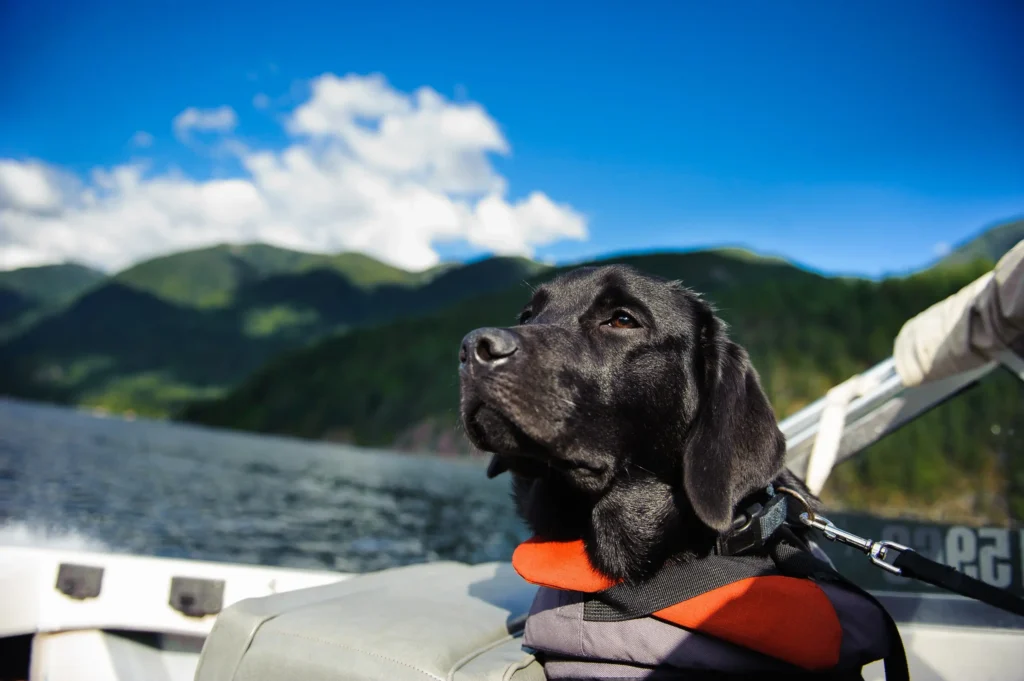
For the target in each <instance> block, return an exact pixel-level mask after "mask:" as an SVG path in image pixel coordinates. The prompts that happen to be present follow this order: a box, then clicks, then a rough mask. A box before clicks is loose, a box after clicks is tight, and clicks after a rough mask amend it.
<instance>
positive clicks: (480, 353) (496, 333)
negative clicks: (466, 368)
mask: <svg viewBox="0 0 1024 681" xmlns="http://www.w3.org/2000/svg"><path fill="white" fill-rule="evenodd" d="M518 349H519V338H518V337H517V336H516V335H515V334H514V333H512V332H511V331H506V330H505V329H477V330H476V331H470V332H469V333H468V334H466V337H465V338H463V339H462V348H461V349H460V350H459V364H462V365H465V364H467V363H469V362H477V363H479V364H484V365H487V364H494V363H495V362H497V361H498V360H501V359H505V358H506V357H510V356H511V355H512V354H513V353H515V351H516V350H518Z"/></svg>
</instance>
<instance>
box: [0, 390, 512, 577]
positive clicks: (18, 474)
mask: <svg viewBox="0 0 1024 681" xmlns="http://www.w3.org/2000/svg"><path fill="white" fill-rule="evenodd" d="M526 536H527V533H526V530H525V528H524V527H523V526H522V524H521V523H520V522H519V521H518V519H517V518H516V517H515V514H514V512H513V509H512V502H511V499H510V498H509V493H508V478H507V476H504V477H503V478H500V479H497V480H487V478H486V476H485V475H484V465H483V464H482V463H480V462H476V461H453V460H448V459H439V458H433V457H429V456H415V455H403V454H397V453H392V452H383V451H370V450H361V449H357V448H352V447H345V446H339V445H333V444H322V443H312V442H305V441H299V440H291V439H287V438H277V437H267V436H255V435H249V434H242V433H233V432H228V431H217V430H212V429H205V428H197V427H192V426H185V425H181V424H174V423H164V422H158V421H145V420H138V421H134V422H129V421H123V420H121V419H116V418H99V417H96V416H93V415H91V414H89V413H87V412H82V411H76V410H72V409H64V408H59V407H50V406H41V405H30V404H25V403H20V402H14V401H6V400H0V544H5V543H6V544H22V545H25V544H28V545H47V546H54V545H57V546H65V547H68V548H80V549H91V550H103V551H115V552H126V553H136V554H143V555H152V556H170V557H180V558H195V559H202V560H217V561H228V562H237V563H249V564H259V565H276V566H284V567H301V568H315V569H322V568H327V569H333V570H341V571H344V572H363V571H368V570H377V569H382V568H386V567H392V566H396V565H405V564H411V563H420V562H427V561H435V560H457V561H463V562H469V563H478V562H484V561H490V560H508V559H509V558H510V557H511V555H512V550H513V549H514V548H515V546H516V544H518V543H519V542H520V541H522V540H523V539H524V538H525V537H526Z"/></svg>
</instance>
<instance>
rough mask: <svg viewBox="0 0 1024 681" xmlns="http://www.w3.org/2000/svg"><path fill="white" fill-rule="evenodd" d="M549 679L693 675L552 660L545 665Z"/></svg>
mask: <svg viewBox="0 0 1024 681" xmlns="http://www.w3.org/2000/svg"><path fill="white" fill-rule="evenodd" d="M544 670H545V671H546V672H547V677H548V679H551V681H556V680H558V679H565V680H566V681H568V680H569V679H577V680H578V679H588V680H590V681H632V679H638V680H639V679H643V680H644V681H661V680H662V679H664V680H665V681H668V680H670V679H671V680H672V681H675V680H676V679H678V680H679V681H685V679H686V678H687V676H689V675H692V672H688V671H686V670H683V669H664V668H661V669H654V668H652V667H644V666H639V665H627V664H617V663H615V662H602V661H593V660H573V659H551V660H548V661H547V663H546V664H545V665H544Z"/></svg>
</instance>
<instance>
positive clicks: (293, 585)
mask: <svg viewBox="0 0 1024 681" xmlns="http://www.w3.org/2000/svg"><path fill="white" fill-rule="evenodd" d="M1022 351H1024V241H1021V242H1020V243H1018V244H1017V245H1016V246H1015V247H1014V248H1013V249H1012V250H1011V251H1009V252H1008V253H1007V254H1006V255H1005V256H1004V257H1003V258H1001V259H1000V261H999V263H998V264H997V265H996V266H995V268H993V270H992V271H990V272H988V273H986V274H985V275H984V276H982V277H980V278H979V279H977V280H975V281H974V282H973V283H971V284H969V285H968V286H966V287H964V288H963V289H961V290H960V291H959V292H957V293H956V294H954V295H953V296H950V297H949V298H947V299H945V300H943V301H940V302H939V303H936V304H935V305H933V306H931V307H930V308H928V309H927V310H925V311H924V312H922V313H921V314H919V315H917V316H916V317H914V318H912V319H910V320H908V321H907V322H906V324H904V326H903V328H902V329H901V331H900V333H899V334H898V336H897V337H896V339H895V341H894V344H893V353H892V356H891V357H890V358H888V359H886V360H885V361H882V362H880V363H879V364H877V365H875V366H874V367H871V368H870V369H868V370H867V371H865V372H863V373H861V374H858V375H856V376H853V377H851V378H850V379H849V380H847V381H845V382H843V383H841V384H839V385H837V386H835V387H834V388H832V389H831V390H829V391H828V393H827V394H826V395H824V396H823V397H822V398H821V399H819V400H818V401H816V402H814V403H812V404H810V405H808V406H807V407H805V408H804V409H802V410H800V411H799V412H797V413H796V414H794V415H792V416H790V417H788V418H786V419H784V420H783V421H781V422H780V424H779V425H780V428H781V430H782V432H783V433H784V435H785V436H786V442H787V458H786V465H787V466H788V467H789V468H790V470H792V471H793V472H794V473H796V474H797V475H799V476H800V477H801V478H803V479H804V481H805V482H806V483H807V484H808V486H809V487H810V488H811V490H812V491H815V492H817V491H819V490H821V489H822V487H823V486H824V484H825V482H826V481H827V480H828V478H829V475H830V474H831V473H832V471H833V470H834V468H835V466H836V465H837V464H838V463H840V462H842V461H844V460H847V459H850V458H851V457H855V456H857V455H858V454H861V453H862V452H864V450H865V449H866V448H868V447H869V446H870V445H872V444H873V443H875V442H877V441H878V440H880V439H881V438H883V437H885V436H887V435H889V434H890V433H892V432H893V431H895V430H896V429H898V428H900V427H901V426H903V425H904V424H906V423H909V422H910V421H912V420H914V419H916V418H919V417H921V416H922V415H923V414H925V413H927V412H929V411H930V410H931V409H933V408H935V407H936V406H938V405H939V404H941V403H943V402H944V401H945V400H947V399H949V398H951V397H952V396H955V395H957V394H959V393H961V392H962V391H963V390H965V389H967V388H969V387H971V386H973V385H976V384H978V383H980V382H982V381H985V380H988V379H990V378H991V377H992V375H993V374H994V373H995V372H997V371H1009V372H1011V373H1012V374H1013V375H1015V376H1017V377H1018V378H1019V379H1021V380H1024V352H1022ZM840 517H842V518H843V519H842V521H841V522H842V523H843V526H844V527H845V528H846V529H848V530H850V531H853V532H858V533H860V534H861V535H862V536H873V537H875V538H882V539H889V540H892V541H898V542H900V543H903V544H906V545H907V546H910V547H911V548H916V549H918V550H921V551H922V552H924V551H925V550H926V548H927V547H926V546H925V544H928V543H929V542H931V545H932V548H934V544H935V541H936V537H937V538H938V544H939V545H940V546H946V545H954V546H957V547H960V548H962V549H963V550H960V551H957V552H955V553H956V555H952V554H953V553H954V552H947V553H949V554H950V555H948V556H947V557H946V558H947V561H946V562H947V563H950V564H953V565H954V567H956V568H957V569H961V570H963V571H965V572H967V573H968V574H971V575H973V576H978V577H980V578H981V579H982V580H984V581H988V582H989V583H992V584H994V585H996V586H1000V587H1002V588H1011V589H1015V590H1017V591H1018V592H1020V589H1021V586H1022V582H1024V529H1017V530H1011V529H1008V528H1006V527H967V526H942V525H938V524H934V523H932V524H928V523H914V522H903V521H899V520H886V519H873V518H870V517H868V518H865V517H859V518H858V517H854V516H848V517H847V516H841V514H835V515H830V518H832V519H833V520H835V521H837V524H838V522H839V519H840ZM922 542H923V543H922ZM950 542H952V544H950ZM824 543H826V544H827V542H824ZM917 544H921V545H920V546H918V545H917ZM965 547H966V548H965ZM825 548H826V549H829V548H830V547H828V546H826V547H825ZM968 549H970V550H968ZM933 553H934V552H933ZM941 553H942V552H941V551H940V552H938V553H936V554H935V555H937V556H940V557H941ZM830 556H831V557H832V558H833V560H834V562H835V563H836V564H837V566H838V567H839V569H840V570H841V571H843V572H844V573H846V574H847V575H848V576H851V578H854V579H856V580H857V581H859V582H861V585H862V586H864V587H865V588H867V589H868V590H869V591H871V592H872V593H873V594H874V595H875V596H876V597H877V598H878V599H879V600H880V601H881V602H882V603H883V604H884V605H885V606H886V608H887V609H888V610H889V611H890V613H891V614H892V615H893V617H894V619H895V620H896V622H897V624H898V626H899V628H900V631H901V634H902V636H903V640H904V644H905V646H906V650H907V656H908V663H909V666H910V672H911V677H912V678H914V679H917V680H931V679H936V680H944V681H945V680H952V679H970V680H971V681H983V680H985V679H1000V680H1004V681H1005V680H1007V679H1024V617H1020V616H1017V615H1013V614H1010V613H1007V612H1005V611H1002V610H999V609H996V608H994V607H991V606H989V605H986V604H984V603H980V602H977V601H973V600H970V599H967V598H964V597H961V596H958V595H955V594H952V593H947V592H943V591H940V590H937V589H935V588H933V587H928V586H922V585H915V584H907V582H908V581H909V580H907V579H905V578H903V577H894V576H892V575H889V574H887V573H886V572H885V571H882V570H879V569H877V568H876V567H874V566H873V565H871V564H870V562H869V560H868V558H867V557H866V556H864V555H863V554H859V553H857V552H856V551H853V550H850V549H843V548H842V547H831V550H830ZM954 559H955V560H954ZM533 593H534V588H533V587H532V586H531V585H529V584H527V583H526V582H524V581H523V580H522V579H520V578H519V577H518V575H516V574H515V572H514V571H513V570H512V568H511V566H510V564H508V563H501V562H498V563H486V564H480V565H466V564H461V563H455V562H432V563H425V564H419V565H412V566H405V567H400V568H393V569H387V570H381V571H379V572H373V573H366V574H358V575H355V574H345V573H338V572H330V571H317V570H290V569H282V568H270V567H259V566H244V565H232V564H223V563H213V562H204V561H195V560H181V559H165V558H153V557H143V556H131V555H119V554H107V553H101V552H87V551H73V550H62V549H54V548H26V547H0V680H4V679H12V680H13V679H20V680H24V681H43V680H46V681H80V680H82V679H90V680H91V679H95V680H96V681H124V680H127V679H152V680H154V681H165V680H166V681H184V680H186V679H194V680H195V681H219V680H227V679H233V680H235V681H273V680H277V679H296V678H301V679H308V680H310V681H317V680H320V679H417V680H422V679H424V678H425V677H427V678H432V679H437V680H445V679H453V680H454V679H461V680H467V681H468V680H469V679H503V680H512V679H515V680H516V681H524V680H527V679H543V678H544V673H543V669H542V667H541V665H540V664H539V662H538V661H537V660H536V659H535V658H534V657H533V655H531V653H530V651H529V650H527V649H524V648H523V646H522V645H521V634H522V629H523V623H524V621H525V615H526V613H527V611H528V609H529V606H530V603H531V601H532V598H533ZM864 678H865V679H869V680H874V679H878V680H880V679H883V678H884V670H883V668H882V664H881V663H880V662H879V663H873V664H871V665H869V666H868V667H867V668H865V673H864Z"/></svg>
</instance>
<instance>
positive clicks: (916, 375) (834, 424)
mask: <svg viewBox="0 0 1024 681" xmlns="http://www.w3.org/2000/svg"><path fill="white" fill-rule="evenodd" d="M1022 354H1024V240H1022V241H1020V242H1018V243H1017V245H1016V246H1014V247H1013V248H1012V249H1011V250H1010V251H1009V252H1008V253H1006V255H1004V256H1003V257H1002V258H1001V259H1000V260H999V262H998V263H997V264H996V266H995V268H993V269H992V271H990V272H987V273H986V274H985V275H984V276H981V277H979V278H978V279H976V280H975V281H973V282H972V283H970V284H969V285H967V286H965V287H964V288H963V289H961V290H960V291H958V292H957V293H955V294H954V295H952V296H950V297H949V298H946V299H945V300H942V301H940V302H938V303H936V304H935V305H932V306H931V307H929V308H928V309H927V310H925V311H924V312H921V313H920V314H918V315H917V316H916V317H913V318H912V319H910V320H909V321H907V323H906V324H904V325H903V328H902V329H901V330H900V333H899V334H898V335H897V337H896V340H895V342H894V344H893V356H892V357H890V358H889V359H887V360H885V361H883V362H880V363H879V364H877V365H876V366H874V367H872V368H871V369H868V370H867V371H865V372H864V373H862V374H858V375H857V376H853V377H851V378H850V379H849V380H847V381H844V382H843V383H841V384H839V385H837V386H835V387H834V388H832V389H831V390H829V392H828V393H827V394H826V395H825V397H823V398H822V399H820V400H818V401H817V402H814V403H813V404H811V405H809V406H807V407H806V408H804V409H802V410H801V411H799V412H798V413H796V414H794V415H793V416H791V417H789V418H787V419H786V420H784V421H783V422H782V423H780V424H779V427H780V428H781V429H782V432H783V434H784V435H785V436H786V445H787V455H786V465H787V466H789V468H790V470H792V471H793V472H794V473H796V474H797V475H799V476H801V477H802V478H804V480H805V481H806V482H807V485H808V487H810V489H811V490H812V491H813V492H815V493H817V492H818V491H820V490H821V488H822V487H823V486H824V484H825V481H826V480H827V479H828V476H829V474H830V473H831V471H832V468H833V467H834V466H835V464H836V463H837V462H839V461H842V460H843V459H846V458H849V457H851V456H853V455H855V454H856V453H858V452H860V451H862V450H864V449H865V448H866V447H868V446H870V445H871V444H872V443H874V442H877V441H878V440H879V439H881V438H882V437H884V436H885V435H886V434H888V433H891V432H892V431H893V430H895V429H897V428H899V427H900V426H901V425H903V424H904V423H907V422H908V421H911V420H913V419H914V418H917V417H918V416H919V415H921V414H922V413H924V412H925V411H927V410H929V409H931V408H932V407H934V406H935V405H937V404H939V403H940V402H942V401H943V400H945V399H946V398H947V397H949V396H950V395H953V394H956V393H957V392H958V391H959V390H962V389H963V388H965V387H966V386H968V385H970V384H972V383H975V382H977V381H979V380H981V379H982V378H984V377H985V376H986V375H987V374H988V373H989V372H991V371H992V370H993V369H994V368H995V367H997V366H999V365H1000V364H1002V365H1004V366H1006V367H1007V368H1009V369H1010V370H1011V371H1013V372H1014V373H1016V374H1017V376H1018V377H1020V378H1021V380H1024V359H1022V357H1021V355H1022Z"/></svg>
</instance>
